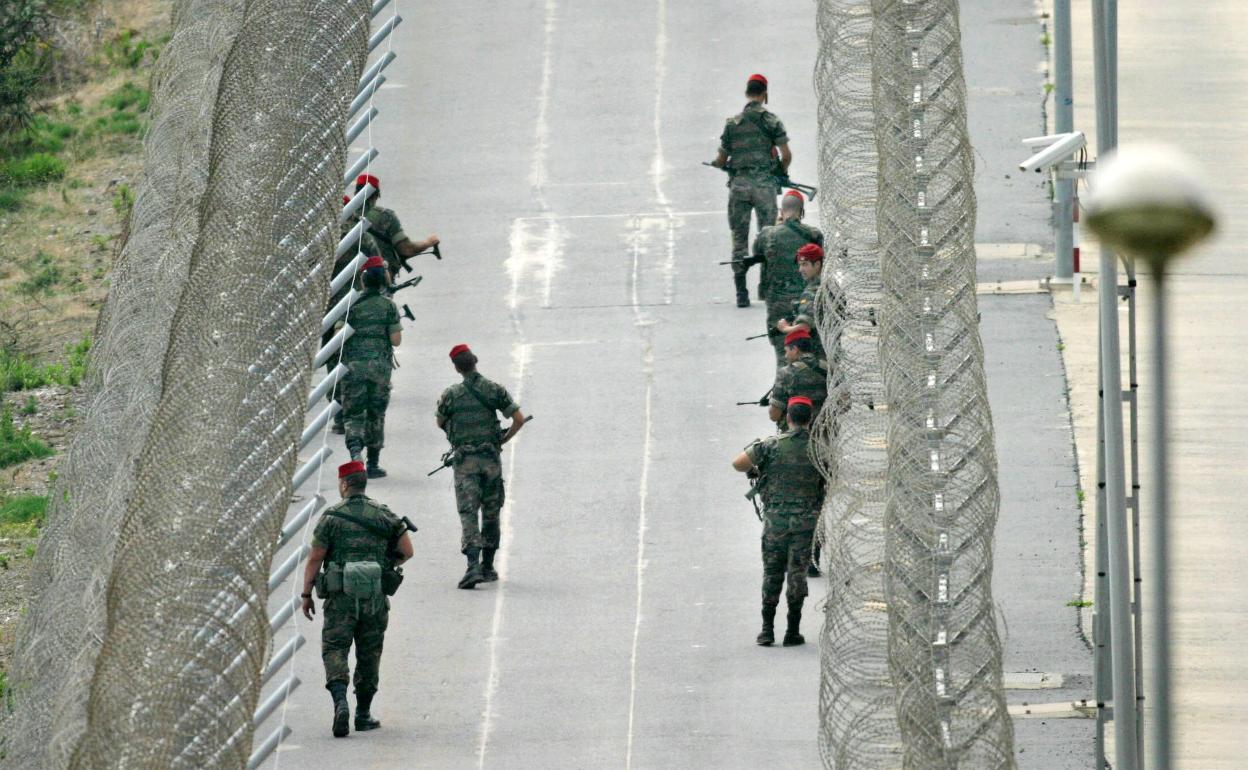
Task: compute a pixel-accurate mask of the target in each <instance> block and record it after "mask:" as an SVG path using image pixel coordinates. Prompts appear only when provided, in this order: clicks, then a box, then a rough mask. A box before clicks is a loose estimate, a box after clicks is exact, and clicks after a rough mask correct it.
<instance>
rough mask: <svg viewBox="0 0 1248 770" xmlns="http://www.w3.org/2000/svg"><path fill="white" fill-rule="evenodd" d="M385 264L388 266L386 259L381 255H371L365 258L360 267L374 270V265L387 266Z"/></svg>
mask: <svg viewBox="0 0 1248 770" xmlns="http://www.w3.org/2000/svg"><path fill="white" fill-rule="evenodd" d="M385 266H386V260H384V259H382V258H381V257H369V258H368V259H366V260H364V265H363V266H362V267H361V268H360V269H361V270H372V269H373V268H374V267H385Z"/></svg>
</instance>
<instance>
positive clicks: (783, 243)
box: [754, 219, 823, 302]
mask: <svg viewBox="0 0 1248 770" xmlns="http://www.w3.org/2000/svg"><path fill="white" fill-rule="evenodd" d="M808 243H817V244H819V245H820V246H822V245H823V233H821V232H820V231H819V228H817V227H812V226H810V225H806V224H802V223H801V222H798V221H796V220H792V219H790V220H788V221H787V222H785V223H784V224H779V225H769V226H767V227H764V228H762V229H761V230H759V231H758V237H756V238H755V239H754V256H755V257H757V258H761V259H762V260H763V278H762V281H763V285H762V294H763V296H765V297H767V299H768V301H770V302H780V301H783V300H795V299H797V298H798V297H799V296H801V294H802V288H803V284H804V281H803V280H802V274H801V273H799V272H798V271H797V250H798V249H800V248H801V247H803V246H805V245H806V244H808Z"/></svg>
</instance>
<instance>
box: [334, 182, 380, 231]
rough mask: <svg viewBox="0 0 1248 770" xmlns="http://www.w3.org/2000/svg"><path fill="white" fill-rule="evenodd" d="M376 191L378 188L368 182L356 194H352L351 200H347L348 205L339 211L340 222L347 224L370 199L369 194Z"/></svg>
mask: <svg viewBox="0 0 1248 770" xmlns="http://www.w3.org/2000/svg"><path fill="white" fill-rule="evenodd" d="M375 192H377V188H376V187H373V186H372V185H371V184H367V183H366V184H365V185H364V186H363V187H361V188H360V189H359V190H358V191H357V192H356V193H355V195H352V196H351V200H349V201H347V205H345V206H343V207H342V211H341V212H339V213H338V224H340V225H343V224H346V223H347V220H348V219H350V218H351V216H352V215H353V214H355V212H357V211H359V210H360V208H361V207H363V205H364V201H366V200H368V196H370V195H372V194H373V193H375Z"/></svg>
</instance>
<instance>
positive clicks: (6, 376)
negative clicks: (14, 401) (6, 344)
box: [0, 337, 91, 393]
mask: <svg viewBox="0 0 1248 770" xmlns="http://www.w3.org/2000/svg"><path fill="white" fill-rule="evenodd" d="M90 359H91V338H90V337H84V338H83V339H82V340H81V341H80V342H76V343H74V344H72V345H67V346H66V347H65V362H64V363H56V364H41V363H39V362H38V361H35V360H34V359H32V358H30V357H29V356H25V355H22V354H21V353H15V352H13V351H9V350H3V349H0V393H4V392H7V391H10V390H30V389H32V388H42V387H44V386H45V385H68V386H70V387H73V386H74V385H77V384H78V383H79V382H82V378H83V376H84V375H85V374H86V371H87V363H88V361H90Z"/></svg>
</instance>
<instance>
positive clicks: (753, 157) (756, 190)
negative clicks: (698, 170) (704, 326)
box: [711, 75, 793, 307]
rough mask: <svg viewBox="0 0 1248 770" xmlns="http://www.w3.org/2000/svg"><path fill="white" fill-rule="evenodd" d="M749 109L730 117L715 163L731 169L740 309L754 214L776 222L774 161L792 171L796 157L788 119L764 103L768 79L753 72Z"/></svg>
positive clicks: (745, 298)
mask: <svg viewBox="0 0 1248 770" xmlns="http://www.w3.org/2000/svg"><path fill="white" fill-rule="evenodd" d="M745 97H746V98H747V99H748V100H749V101H748V102H746V105H745V109H743V110H742V111H741V112H740V113H738V114H737V115H734V116H733V117H731V118H728V121H727V122H726V123H725V124H724V131H723V133H722V134H721V135H720V138H719V154H718V155H717V156H716V158H715V160H713V161H711V165H713V166H716V167H718V168H726V169H727V170H728V174H729V178H728V190H729V192H728V227H729V229H730V230H732V259H733V266H732V279H733V283H734V284H735V287H736V291H737V307H749V306H750V295H749V292H748V291H747V290H746V287H745V274H746V271H747V270H748V269H749V265H748V264H746V255H747V253H748V250H749V246H750V213H751V212H753V213H754V215H755V216H756V218H757V220H758V227H759V229H760V230H761V229H762V228H764V227H766V226H768V225H772V224H775V221H776V196H777V195H779V194H780V188H779V186H778V185H777V183H776V176H775V163H776V162H777V160H778V162H779V164H780V167H781V168H782V169H784V170H786V171H787V170H788V168H789V163H790V162H791V161H792V160H793V156H792V154H791V153H790V152H789V136H788V134H787V133H786V132H785V129H784V123H782V122H781V121H780V118H778V117H776V116H775V115H774V114H772V113H771V112H768V111H767V108H766V107H764V106H763V105H764V104H765V103H766V102H767V78H765V77H763V76H762V75H750V78H749V81H748V82H747V83H746V86H745Z"/></svg>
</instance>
